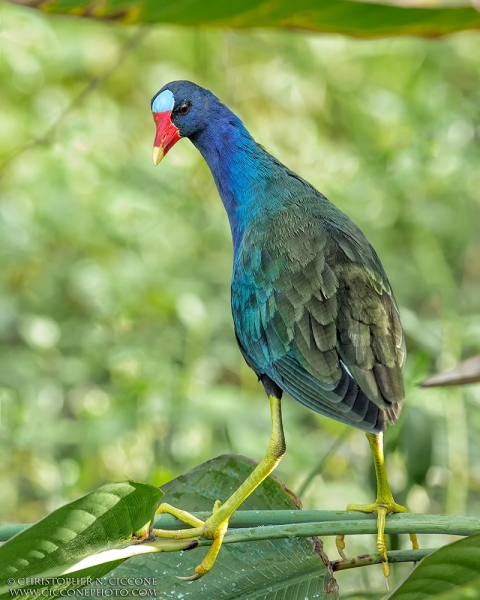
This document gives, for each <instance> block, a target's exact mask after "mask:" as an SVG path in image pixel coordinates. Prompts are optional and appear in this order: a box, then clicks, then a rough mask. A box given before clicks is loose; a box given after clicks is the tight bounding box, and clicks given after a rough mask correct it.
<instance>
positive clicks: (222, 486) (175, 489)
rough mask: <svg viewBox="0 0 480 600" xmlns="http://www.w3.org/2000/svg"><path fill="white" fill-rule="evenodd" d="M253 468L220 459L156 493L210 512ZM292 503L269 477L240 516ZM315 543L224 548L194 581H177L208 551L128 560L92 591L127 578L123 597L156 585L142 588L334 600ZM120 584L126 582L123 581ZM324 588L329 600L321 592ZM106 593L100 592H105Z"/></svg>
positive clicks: (204, 596)
mask: <svg viewBox="0 0 480 600" xmlns="http://www.w3.org/2000/svg"><path fill="white" fill-rule="evenodd" d="M255 465H256V463H255V462H253V461H252V460H250V459H248V458H245V457H242V456H232V455H226V456H220V457H219V458H216V459H213V460H211V461H208V462H207V463H205V464H203V465H200V466H199V467H197V468H195V469H193V470H192V471H190V472H188V473H185V475H181V476H180V477H178V478H177V479H174V480H173V481H171V482H169V483H167V484H166V485H164V486H163V488H162V489H163V491H164V492H165V496H164V498H163V500H164V501H165V502H169V503H171V504H174V505H175V506H178V507H181V508H182V509H184V510H188V511H202V510H208V511H211V509H212V507H213V503H214V501H215V500H217V499H219V500H221V501H222V502H223V501H225V500H226V499H227V498H228V497H229V496H230V495H231V494H232V492H233V491H235V490H236V489H237V488H238V487H239V485H240V484H241V483H242V482H243V481H244V480H245V479H246V478H247V476H248V475H249V474H250V473H251V472H252V470H253V468H254V467H255ZM298 502H299V501H298V499H297V498H295V496H294V495H293V493H292V492H290V491H289V490H287V489H286V488H285V486H284V485H283V484H282V483H281V482H280V481H279V480H278V479H276V478H275V477H268V478H267V479H266V480H265V481H264V482H263V483H262V484H261V485H260V486H259V487H258V488H257V489H256V490H255V492H254V493H253V494H252V495H251V496H249V497H248V498H247V500H246V501H245V502H244V503H243V504H242V509H244V510H259V511H261V510H268V509H280V510H282V509H284V510H292V509H293V510H295V509H298V508H299V505H298ZM320 547H321V546H320V542H319V540H318V539H312V538H292V539H282V540H268V541H258V542H255V543H251V542H250V543H238V544H229V545H224V546H223V547H222V549H221V550H220V554H219V556H218V558H217V561H216V563H215V566H214V568H213V569H212V571H211V572H210V573H209V574H208V575H206V576H205V577H204V578H203V579H202V580H201V581H198V582H194V583H193V584H192V583H191V582H186V581H181V580H179V579H178V578H177V576H185V575H190V574H191V573H192V572H193V570H194V568H195V567H196V566H197V565H198V564H199V563H200V562H201V561H202V559H203V557H204V555H205V554H206V551H207V548H198V549H195V550H189V551H188V552H182V553H181V555H180V556H179V555H178V554H176V553H175V554H173V553H172V554H170V553H168V554H167V553H162V554H151V555H144V556H137V557H134V558H131V559H129V560H128V561H127V562H125V563H124V564H123V565H121V566H120V567H118V568H117V569H115V571H113V573H110V574H109V575H108V577H107V578H105V580H104V582H103V585H97V586H92V587H97V588H98V589H102V590H105V589H108V588H112V587H113V588H115V581H116V580H117V581H118V580H119V578H124V577H127V578H129V581H130V582H133V581H134V580H135V579H137V584H136V585H134V584H130V585H127V586H126V587H125V586H123V585H122V590H129V595H135V593H137V595H138V581H140V580H141V579H142V578H144V579H145V578H150V579H151V578H152V577H154V578H155V583H154V584H152V585H150V586H147V587H149V588H150V589H151V590H155V596H156V597H157V598H183V597H185V598H189V599H190V600H211V599H212V598H215V600H222V599H227V598H235V599H239V600H240V599H243V598H244V599H246V598H251V599H253V598H255V599H259V600H260V599H262V600H273V599H278V598H280V597H281V598H288V599H289V600H304V598H306V597H308V598H312V599H313V598H327V597H328V598H335V597H336V592H335V590H336V584H335V581H334V580H331V579H329V578H328V575H327V568H326V566H325V564H324V563H323V561H322V559H321V557H320V554H319V549H320ZM123 581H125V580H123ZM325 583H326V586H327V588H329V589H331V593H330V595H327V591H325V590H324V586H325ZM104 593H105V592H104Z"/></svg>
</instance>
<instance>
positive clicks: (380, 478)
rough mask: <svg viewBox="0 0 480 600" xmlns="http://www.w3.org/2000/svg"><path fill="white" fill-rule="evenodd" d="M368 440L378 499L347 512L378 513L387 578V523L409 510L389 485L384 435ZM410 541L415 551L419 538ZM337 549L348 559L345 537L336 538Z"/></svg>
mask: <svg viewBox="0 0 480 600" xmlns="http://www.w3.org/2000/svg"><path fill="white" fill-rule="evenodd" d="M366 436H367V440H368V443H369V444H370V449H371V451H372V456H373V464H374V466H375V475H376V478H377V499H376V501H375V502H374V503H373V504H349V505H348V506H347V510H358V511H360V512H364V513H373V512H376V513H377V550H378V553H379V554H380V556H381V557H382V564H383V573H384V575H385V577H388V576H389V574H390V568H389V566H388V556H387V539H386V536H385V521H386V517H387V515H388V514H389V513H404V512H407V509H406V508H405V507H404V506H401V505H400V504H397V503H396V502H395V500H394V499H393V496H392V491H391V489H390V485H389V483H388V478H387V471H386V469H385V459H384V456H383V433H376V434H373V433H367V434H366ZM410 541H411V542H412V547H413V548H414V549H417V548H418V541H417V536H416V535H415V534H414V533H411V534H410ZM336 544H337V549H338V552H339V553H340V555H341V556H342V558H346V556H345V554H344V552H343V551H344V550H345V536H343V535H339V536H337V538H336Z"/></svg>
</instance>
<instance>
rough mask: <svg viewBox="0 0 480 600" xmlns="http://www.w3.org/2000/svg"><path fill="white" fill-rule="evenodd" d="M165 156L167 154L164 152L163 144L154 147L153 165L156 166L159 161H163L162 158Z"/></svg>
mask: <svg viewBox="0 0 480 600" xmlns="http://www.w3.org/2000/svg"><path fill="white" fill-rule="evenodd" d="M164 156H165V154H164V152H163V148H162V147H161V146H154V147H153V166H154V167H156V166H157V165H158V163H159V162H161V160H162V159H163V157H164Z"/></svg>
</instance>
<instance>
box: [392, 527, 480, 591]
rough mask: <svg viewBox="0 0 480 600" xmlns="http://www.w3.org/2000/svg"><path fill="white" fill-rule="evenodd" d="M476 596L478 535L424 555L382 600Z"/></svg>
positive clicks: (478, 586) (479, 586) (479, 582)
mask: <svg viewBox="0 0 480 600" xmlns="http://www.w3.org/2000/svg"><path fill="white" fill-rule="evenodd" d="M463 598H465V599H467V598H473V599H475V598H480V534H475V535H472V536H470V537H467V538H464V539H463V540H459V541H458V542H454V543H453V544H449V545H448V546H444V547H443V548H440V549H439V550H437V551H436V552H434V553H433V554H431V555H430V556H427V557H426V558H424V559H423V560H422V561H421V562H420V563H419V564H418V565H417V567H416V568H415V569H414V570H413V571H412V573H411V574H410V575H409V577H408V578H407V579H406V580H405V581H404V582H403V583H401V584H400V585H399V586H398V587H397V588H396V589H395V590H393V592H392V593H391V594H390V595H389V596H388V598H387V599H386V600H433V599H435V600H462V599H463Z"/></svg>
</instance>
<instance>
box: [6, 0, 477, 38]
mask: <svg viewBox="0 0 480 600" xmlns="http://www.w3.org/2000/svg"><path fill="white" fill-rule="evenodd" d="M13 1H14V2H15V3H17V4H22V5H25V6H31V7H33V8H40V9H42V10H45V11H48V12H54V13H59V14H71V15H75V16H87V17H91V18H92V17H93V18H97V19H111V20H115V21H122V22H127V23H171V24H176V25H187V26H198V25H201V26H209V27H229V28H246V27H269V28H270V27H275V28H282V29H305V30H308V31H318V32H324V33H343V34H346V35H351V36H355V37H360V38H377V37H384V36H398V35H422V36H426V37H433V36H441V35H446V34H449V33H454V32H456V31H463V30H465V29H480V14H479V13H478V12H477V11H476V10H475V8H473V7H454V8H439V7H433V6H432V7H429V8H409V7H406V6H404V7H402V6H388V5H382V4H374V3H371V2H359V1H356V2H352V1H349V0H321V1H316V2H314V1H313V0H297V2H294V3H293V2H289V1H288V0H281V1H278V2H270V1H268V0H234V1H233V2H219V1H218V0H216V1H214V2H202V1H201V0H190V1H189V2H187V3H185V2H175V1H174V0H170V1H169V2H157V0H148V1H144V2H140V1H138V0H137V1H126V0H123V1H118V0H106V1H105V2H102V3H101V4H98V3H96V2H93V1H92V0H87V1H85V0H40V1H39V0H13Z"/></svg>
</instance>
